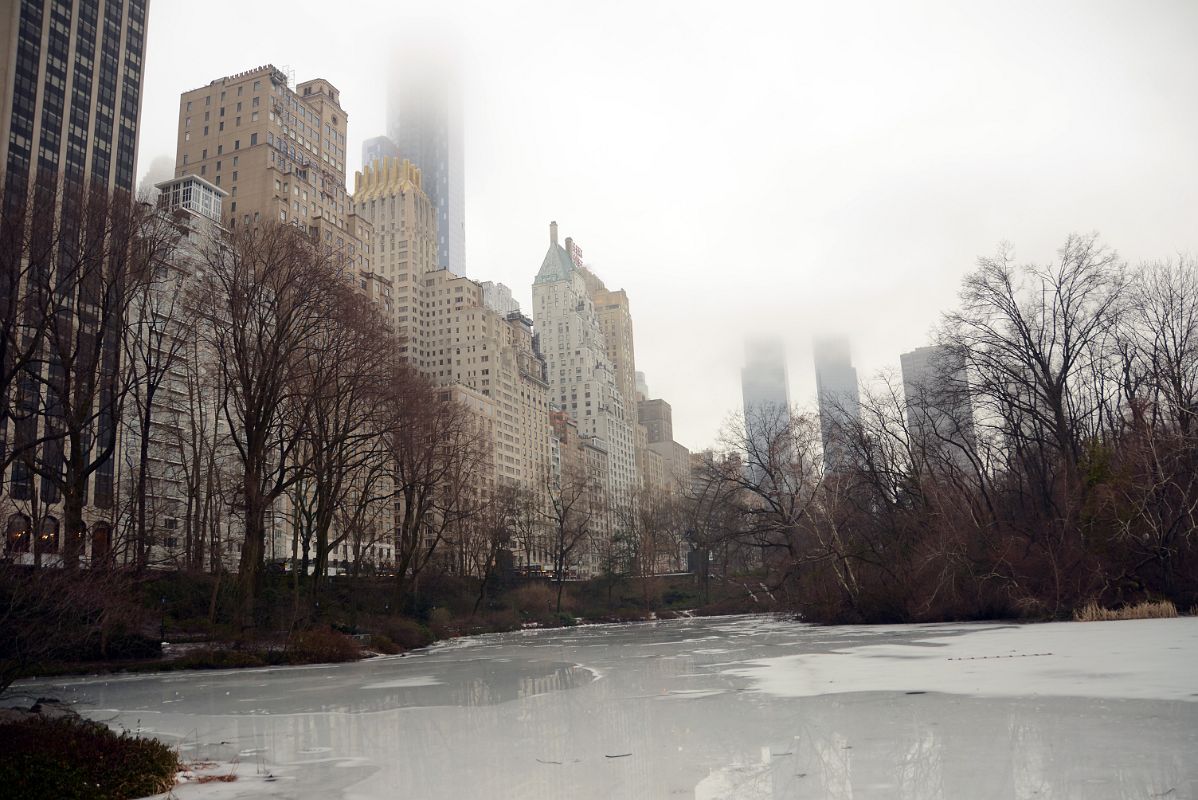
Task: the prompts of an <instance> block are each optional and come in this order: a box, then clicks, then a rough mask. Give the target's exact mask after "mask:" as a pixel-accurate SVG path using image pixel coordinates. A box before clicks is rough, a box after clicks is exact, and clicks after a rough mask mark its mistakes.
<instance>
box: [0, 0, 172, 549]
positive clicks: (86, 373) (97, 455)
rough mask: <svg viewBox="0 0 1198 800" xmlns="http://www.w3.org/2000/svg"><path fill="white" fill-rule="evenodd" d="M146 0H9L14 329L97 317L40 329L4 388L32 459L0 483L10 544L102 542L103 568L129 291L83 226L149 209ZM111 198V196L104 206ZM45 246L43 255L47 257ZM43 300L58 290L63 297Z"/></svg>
mask: <svg viewBox="0 0 1198 800" xmlns="http://www.w3.org/2000/svg"><path fill="white" fill-rule="evenodd" d="M148 6H149V2H148V0H125V2H105V3H101V2H100V0H75V2H51V0H9V1H8V2H5V3H4V4H3V5H0V181H3V187H0V204H2V211H3V213H2V214H0V227H2V228H3V230H2V231H0V238H3V240H4V241H6V242H9V243H13V242H17V243H18V246H19V247H21V248H22V249H21V251H20V252H19V254H18V255H19V257H18V258H17V259H14V260H12V261H8V262H6V264H5V271H4V276H3V279H2V280H0V308H2V309H3V310H2V312H0V314H2V315H3V326H4V328H5V330H4V331H3V336H4V338H5V340H6V342H8V343H10V344H11V343H14V342H29V341H37V340H35V339H32V337H28V336H27V335H25V334H19V333H18V331H19V330H20V328H21V326H23V325H29V328H28V329H29V330H33V329H40V328H41V326H42V325H43V323H44V321H45V320H46V319H54V320H60V321H61V322H62V323H63V324H64V325H65V328H64V330H69V329H70V327H71V324H72V323H74V322H76V321H78V320H85V321H86V323H87V324H86V325H79V326H78V327H77V328H76V331H77V335H70V336H45V337H44V338H42V339H41V342H40V343H39V344H38V345H37V348H38V352H37V357H36V358H34V357H31V358H29V360H28V361H26V362H25V364H24V366H23V367H22V369H21V373H20V375H19V377H18V376H15V375H14V373H9V375H8V376H7V378H6V385H5V386H3V387H0V388H2V389H3V391H5V392H10V393H11V394H10V396H9V397H6V398H4V401H5V402H4V404H3V405H4V407H5V409H6V410H15V412H16V413H14V414H8V413H6V414H5V415H4V417H3V418H2V419H0V450H2V451H4V452H5V453H6V454H8V455H9V456H10V457H11V456H12V455H13V454H15V453H20V454H21V457H20V458H17V459H16V460H15V461H14V462H13V463H12V465H11V471H10V472H9V474H8V475H7V476H3V475H0V480H3V479H4V478H5V477H7V478H8V479H9V480H8V482H7V486H6V487H5V488H6V489H7V492H3V493H0V513H2V514H3V518H4V519H6V521H7V523H6V542H5V547H6V550H7V551H8V552H9V553H10V554H11V555H12V556H13V557H14V560H18V561H25V562H26V563H38V564H45V563H52V562H53V561H54V560H55V559H58V558H59V554H60V553H61V555H62V558H63V559H64V560H65V561H66V562H67V563H77V561H78V559H79V558H80V557H81V556H84V555H85V554H86V553H87V552H88V551H90V554H91V558H92V561H93V563H94V564H96V565H97V566H99V565H105V564H109V563H111V560H112V553H113V550H112V548H113V538H112V532H113V527H112V525H113V519H112V515H113V508H114V505H115V500H116V493H115V483H116V463H117V459H116V457H115V452H116V448H117V444H116V442H117V426H118V424H119V419H118V417H117V415H118V413H119V410H120V393H121V388H120V387H121V379H122V377H123V373H122V364H121V347H120V344H119V337H120V335H121V326H122V325H123V323H124V319H123V309H122V307H121V305H120V303H114V302H108V301H109V300H111V297H112V294H114V293H115V292H116V291H117V287H118V286H119V284H118V283H117V282H116V281H112V282H110V283H105V282H104V281H105V277H106V276H112V275H113V274H114V271H113V270H106V269H105V268H104V266H105V264H107V263H110V262H109V259H108V258H105V257H103V256H102V255H101V256H99V257H97V254H98V253H100V252H101V251H102V250H103V248H95V246H94V243H92V242H91V241H90V236H84V235H81V230H83V226H84V225H89V227H90V226H92V225H96V223H97V221H99V224H100V225H103V226H105V227H104V230H105V231H106V234H105V236H106V241H105V242H104V246H105V247H109V246H111V247H113V248H119V247H121V246H122V245H127V243H129V242H130V241H131V240H132V235H133V233H134V228H135V226H136V223H135V222H132V221H131V220H133V219H136V218H137V216H138V213H140V212H134V213H132V214H130V213H127V211H126V210H127V209H128V205H127V203H128V201H130V200H131V199H132V195H133V192H134V181H135V175H136V154H137V129H138V123H139V120H140V114H141V83H142V66H143V54H144V52H145V41H146V12H147V8H148ZM108 195H112V196H113V197H112V201H111V202H110V203H109V202H107V200H105V201H104V202H100V199H101V198H105V197H106V196H108ZM123 209H126V210H123ZM26 223H29V224H26ZM83 240H88V241H87V243H86V244H84V243H83ZM52 242H53V243H52ZM35 251H36V252H39V253H42V254H44V255H45V257H44V258H37V259H35V258H33V257H32V253H33V252H35ZM51 286H52V287H53V289H52V292H51V291H49V290H50V287H51ZM110 291H111V293H110ZM35 297H36V298H50V297H52V300H51V305H50V306H49V307H48V308H47V307H43V305H42V304H43V302H45V301H44V300H41V299H39V300H38V301H37V302H36V303H34V302H31V301H32V299H33V298H35ZM97 298H103V301H97ZM54 327H55V329H58V326H57V323H56V324H55V326H54ZM89 329H90V332H87V331H88V330H89ZM31 355H32V352H31ZM6 362H7V363H6V364H5V367H6V369H10V368H11V366H12V364H13V363H17V362H15V360H14V358H13V355H12V354H10V353H7V352H6ZM84 442H86V443H85V444H84ZM75 448H79V449H75ZM81 462H82V463H81ZM35 475H36V476H37V477H40V480H35ZM80 475H82V476H85V477H84V478H83V480H79V479H78V478H79V476H80ZM35 524H36V526H37V527H36V528H34V525H35ZM60 525H61V528H60ZM34 531H36V532H37V534H36V535H33V534H34ZM60 545H61V546H60ZM43 559H45V560H43Z"/></svg>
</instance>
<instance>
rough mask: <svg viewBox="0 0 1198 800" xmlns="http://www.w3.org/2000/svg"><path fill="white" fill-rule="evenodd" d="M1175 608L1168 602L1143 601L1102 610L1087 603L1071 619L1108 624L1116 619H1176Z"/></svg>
mask: <svg viewBox="0 0 1198 800" xmlns="http://www.w3.org/2000/svg"><path fill="white" fill-rule="evenodd" d="M1176 616H1177V607H1176V606H1174V605H1173V603H1171V602H1169V601H1168V600H1162V601H1161V602H1159V603H1153V602H1151V601H1145V602H1143V603H1137V604H1136V605H1134V606H1124V607H1123V608H1116V609H1110V608H1103V607H1102V606H1100V605H1098V604H1097V603H1088V604H1087V605H1086V606H1085V607H1084V608H1081V609H1079V610H1078V611H1076V612H1074V614H1073V618H1074V619H1075V620H1077V621H1078V622H1109V621H1111V620H1117V619H1164V618H1167V617H1176Z"/></svg>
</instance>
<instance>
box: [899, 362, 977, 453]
mask: <svg viewBox="0 0 1198 800" xmlns="http://www.w3.org/2000/svg"><path fill="white" fill-rule="evenodd" d="M899 360H900V361H901V363H902V368H903V394H904V395H905V397H906V407H907V428H908V430H909V433H910V436H911V439H912V444H913V445H915V447H914V450H915V451H916V452H917V453H918V454H920V455H921V456H922V457H923V458H924V459H925V460H926V462H927V463H929V464H933V463H938V462H941V461H942V460H943V459H945V458H946V459H948V460H949V461H950V462H951V463H954V464H956V465H958V466H960V467H968V465H969V457H968V455H967V453H968V452H969V451H970V450H971V449H972V447H973V445H974V441H975V439H974V427H973V407H972V404H971V403H970V401H969V379H968V376H967V373H966V370H965V360H964V358H963V357H962V355H961V354H960V353H959V352H956V351H954V350H953V349H951V348H948V347H940V346H931V347H918V348H916V349H914V350H912V351H911V352H909V353H903V354H902V355H901V356H900V357H899Z"/></svg>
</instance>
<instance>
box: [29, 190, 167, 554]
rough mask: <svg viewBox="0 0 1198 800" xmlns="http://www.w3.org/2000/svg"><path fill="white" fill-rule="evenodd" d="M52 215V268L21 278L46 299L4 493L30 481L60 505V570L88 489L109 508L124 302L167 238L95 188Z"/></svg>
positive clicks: (140, 213) (62, 202) (148, 212)
mask: <svg viewBox="0 0 1198 800" xmlns="http://www.w3.org/2000/svg"><path fill="white" fill-rule="evenodd" d="M56 211H57V217H53V213H54V212H53V211H52V212H50V213H51V214H52V218H56V219H57V220H58V226H59V228H58V233H57V235H56V236H55V237H54V238H55V239H56V240H57V242H58V252H57V253H55V254H53V256H52V258H53V264H52V269H41V270H39V271H37V272H36V273H30V274H29V275H27V276H26V278H27V280H32V281H41V282H44V283H43V285H42V287H41V288H40V289H36V290H34V292H33V293H34V294H36V295H40V296H42V297H46V298H49V300H48V302H47V304H46V306H45V309H46V314H47V322H46V324H45V326H44V329H43V332H42V334H41V336H42V340H41V344H40V346H39V347H38V348H37V350H36V352H35V353H34V354H33V356H32V357H30V358H29V359H28V360H26V362H25V364H24V368H23V370H22V372H21V376H20V384H21V385H20V386H19V387H18V388H17V392H16V394H17V401H16V405H15V407H14V409H15V413H14V417H15V420H16V426H15V432H16V437H15V441H14V443H13V445H14V446H13V452H12V457H13V458H14V459H15V460H16V462H17V463H16V464H15V465H14V470H13V479H14V487H13V488H14V492H13V494H14V498H15V499H21V498H20V497H19V495H21V494H22V493H24V494H26V495H28V494H30V493H32V491H33V487H32V480H30V477H31V475H30V473H32V474H36V475H37V476H39V477H41V478H42V494H43V502H45V503H47V504H50V503H53V502H56V501H57V500H58V499H59V498H61V500H62V504H63V517H64V527H65V531H64V534H65V540H64V546H63V563H64V564H65V565H66V566H68V567H72V566H75V565H77V563H78V560H79V555H80V553H81V551H82V547H83V532H84V529H85V528H84V520H83V509H84V507H85V506H86V505H87V500H88V497H89V491H88V490H89V485H90V488H91V489H92V491H91V498H92V500H93V504H94V505H95V506H96V507H98V508H108V509H111V508H112V506H113V494H114V486H113V478H114V474H115V459H114V458H113V455H114V452H115V449H116V444H117V429H118V424H119V420H120V417H121V411H122V403H123V401H124V398H125V394H126V390H127V384H126V382H125V377H126V376H125V374H124V373H123V370H122V368H121V349H122V337H123V336H124V332H125V325H126V323H127V318H128V312H129V303H130V300H131V298H132V297H134V296H136V294H137V292H138V287H140V286H142V285H144V283H145V282H147V281H148V280H150V279H151V278H152V277H153V275H154V274H155V271H156V270H157V268H158V267H159V266H160V265H161V263H162V262H163V260H164V258H165V256H166V254H167V252H168V250H169V247H170V245H171V242H172V241H173V239H172V235H171V231H170V230H164V228H163V227H162V226H161V225H160V224H158V222H159V220H158V217H157V215H156V214H154V212H153V210H152V209H150V208H148V207H147V206H144V205H141V204H137V203H133V202H132V201H131V200H129V199H128V197H126V196H124V195H122V194H121V193H116V194H109V193H108V192H107V191H106V190H105V189H103V188H102V187H91V186H73V185H69V184H68V185H67V186H66V187H65V188H64V190H63V191H62V192H61V194H60V196H59V203H58V206H57V209H56ZM93 478H94V480H93ZM92 484H94V485H92ZM109 544H110V543H109V542H104V543H102V545H103V546H102V547H100V546H97V547H95V548H93V557H94V558H95V560H96V561H97V562H104V561H106V560H107V559H108V558H110V556H111V553H110V552H105V550H107V548H108V547H109Z"/></svg>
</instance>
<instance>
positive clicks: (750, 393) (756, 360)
mask: <svg viewBox="0 0 1198 800" xmlns="http://www.w3.org/2000/svg"><path fill="white" fill-rule="evenodd" d="M740 391H741V396H742V398H743V400H744V415H745V416H744V418H745V429H744V433H745V442H744V444H745V446H746V450H747V451H748V452H746V453H745V456H746V458H747V459H748V460H747V464H746V469H747V471H748V472H747V474H748V476H749V479H750V480H751V481H753V482H754V483H756V482H758V481H760V480H761V479H762V478H764V476H765V475H766V473H767V469H774V468H776V467H777V466H778V465H777V464H776V463H774V462H776V461H777V460H778V456H779V454H778V453H777V451H775V450H772V448H773V447H774V445H775V444H777V443H779V442H783V441H786V440H785V439H779V438H778V437H779V434H782V433H783V432H784V431H785V429H787V428H788V427H789V421H790V384H789V382H788V381H787V377H786V346H785V345H784V344H782V341H781V340H780V339H757V340H750V341H748V342H745V365H744V367H743V368H742V369H741V371H740ZM781 457H782V458H783V459H786V460H789V456H788V455H787V454H785V453H783V454H781Z"/></svg>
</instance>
